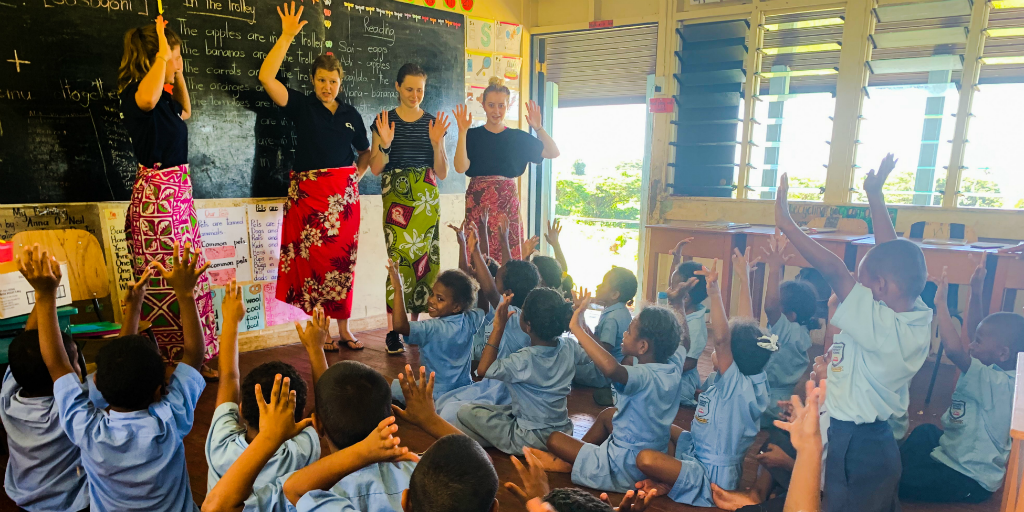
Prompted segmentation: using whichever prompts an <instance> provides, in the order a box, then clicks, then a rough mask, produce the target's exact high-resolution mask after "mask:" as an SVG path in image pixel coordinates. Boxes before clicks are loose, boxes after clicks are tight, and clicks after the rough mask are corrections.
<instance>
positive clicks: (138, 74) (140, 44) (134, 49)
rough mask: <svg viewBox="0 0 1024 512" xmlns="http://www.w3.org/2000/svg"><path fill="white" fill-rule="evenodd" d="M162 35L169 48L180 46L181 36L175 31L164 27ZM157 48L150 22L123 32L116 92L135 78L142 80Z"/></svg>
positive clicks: (153, 27)
mask: <svg viewBox="0 0 1024 512" xmlns="http://www.w3.org/2000/svg"><path fill="white" fill-rule="evenodd" d="M164 35H165V36H166V37H167V45H168V46H170V47H171V48H174V47H175V46H181V38H180V37H178V34H177V33H176V32H175V31H173V30H171V29H169V28H164ZM159 50H160V41H159V39H157V36H156V26H155V25H154V24H152V23H150V24H148V25H143V26H141V27H138V28H133V29H129V30H128V31H127V32H125V33H124V55H122V56H121V67H120V68H119V69H118V71H117V92H121V91H123V90H124V89H125V88H126V87H128V84H130V83H132V82H133V81H135V80H142V78H143V77H145V76H146V73H148V72H149V68H150V66H152V64H153V59H156V52H157V51H159Z"/></svg>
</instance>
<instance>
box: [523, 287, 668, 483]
mask: <svg viewBox="0 0 1024 512" xmlns="http://www.w3.org/2000/svg"><path fill="white" fill-rule="evenodd" d="M589 304H590V296H589V294H587V295H585V296H584V297H583V300H582V302H581V303H580V306H579V308H577V309H576V312H575V313H574V314H573V318H572V323H571V324H570V325H571V327H572V333H573V334H574V335H575V336H576V339H578V340H579V343H580V346H582V347H583V349H584V350H586V351H587V354H589V355H590V357H591V359H592V360H593V361H594V363H595V364H596V365H597V367H598V368H599V369H600V371H601V373H602V374H604V375H606V376H607V377H608V379H609V380H611V381H612V383H613V385H614V386H615V390H616V391H617V392H618V395H619V399H618V404H617V405H618V408H609V409H605V410H604V411H602V412H601V413H600V414H599V415H598V417H597V418H596V419H595V420H594V426H593V427H591V429H590V430H589V431H588V432H587V434H586V435H585V436H583V440H582V441H579V440H576V439H574V438H572V437H571V436H569V435H565V434H562V433H554V434H552V435H551V437H550V438H548V443H547V448H548V450H550V452H551V453H550V454H546V453H545V454H543V457H542V460H543V461H544V463H545V469H547V470H548V471H558V472H566V473H568V472H571V473H572V481H573V483H575V484H579V485H585V486H587V487H592V488H594V489H600V490H604V491H611V492H626V491H628V490H630V489H632V488H633V485H634V484H635V483H636V482H637V481H638V480H641V479H643V473H641V472H640V470H639V469H638V468H637V466H636V457H637V454H638V453H640V451H641V450H644V449H653V450H658V451H665V450H666V448H667V447H668V442H669V427H670V426H671V425H672V420H673V419H675V417H676V412H677V411H678V407H677V405H676V404H678V397H679V381H680V375H679V370H678V368H676V366H675V365H674V364H671V363H669V357H670V356H671V355H672V354H673V353H674V352H675V351H676V348H677V347H678V345H679V339H680V334H679V323H678V321H677V320H676V316H675V314H673V313H672V312H671V311H669V310H668V309H665V308H660V307H656V306H651V307H647V308H644V310H643V311H641V312H640V314H639V315H637V317H636V319H634V320H633V321H632V322H631V323H630V324H629V327H628V329H627V330H626V332H625V333H624V335H623V338H622V345H621V346H622V353H623V354H624V356H622V357H627V358H628V359H630V360H632V359H633V358H635V359H636V361H638V363H639V364H636V365H632V364H630V365H623V364H622V363H620V359H621V358H616V356H613V355H612V354H611V353H610V352H608V351H607V350H606V349H605V348H604V347H603V346H601V345H599V344H598V342H597V340H595V339H594V338H592V337H591V336H590V335H589V334H588V333H587V332H586V330H585V329H584V328H583V325H582V323H583V314H584V311H586V309H587V306H589Z"/></svg>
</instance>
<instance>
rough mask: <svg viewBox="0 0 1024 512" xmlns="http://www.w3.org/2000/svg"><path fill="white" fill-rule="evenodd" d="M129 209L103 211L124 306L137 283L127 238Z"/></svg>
mask: <svg viewBox="0 0 1024 512" xmlns="http://www.w3.org/2000/svg"><path fill="white" fill-rule="evenodd" d="M126 216H127V209H125V208H112V209H107V210H103V218H105V219H106V220H107V226H108V227H107V232H106V233H104V235H105V236H106V238H107V240H106V242H107V244H106V246H107V247H108V248H109V249H110V254H109V256H110V257H111V261H112V262H113V266H114V281H115V282H116V283H117V298H118V301H119V303H120V304H121V305H122V306H123V305H124V297H125V294H126V293H127V290H128V287H130V286H131V285H132V283H134V282H135V274H134V273H133V272H132V258H131V255H130V253H129V252H128V241H127V239H126V238H125V232H124V220H125V217H126Z"/></svg>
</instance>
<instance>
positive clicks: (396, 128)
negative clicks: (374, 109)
mask: <svg viewBox="0 0 1024 512" xmlns="http://www.w3.org/2000/svg"><path fill="white" fill-rule="evenodd" d="M426 84H427V74H426V73H425V72H424V71H423V69H421V68H420V67H419V66H417V65H416V64H405V65H403V66H402V67H401V68H400V69H399V70H398V78H397V79H396V80H395V89H396V90H398V98H399V100H400V101H401V102H400V104H399V105H398V107H397V108H395V109H392V110H390V111H385V112H381V113H380V115H378V116H377V120H376V122H375V123H374V125H373V127H372V128H370V130H371V131H372V132H373V142H372V143H371V144H370V147H371V153H370V172H372V173H373V174H374V175H381V173H382V172H383V175H381V183H380V186H381V194H382V195H383V200H384V242H385V244H387V247H388V257H389V258H391V259H392V260H393V261H394V262H395V263H397V264H398V268H399V271H400V273H401V274H402V283H404V287H405V290H403V293H404V294H405V307H406V308H407V309H408V311H409V313H411V316H412V319H413V320H416V319H417V318H418V317H419V314H420V313H425V312H428V311H427V298H428V297H430V293H431V287H433V285H434V279H435V278H436V277H437V271H438V267H439V266H440V264H441V255H440V254H441V250H440V244H439V241H438V238H439V236H440V233H439V232H438V229H439V222H438V221H439V219H440V212H439V207H440V200H439V199H440V197H439V195H438V192H437V182H438V181H439V180H443V179H444V178H445V176H447V175H448V157H447V154H446V153H445V151H444V135H445V132H447V131H448V116H447V115H445V114H444V113H442V112H438V113H437V117H436V118H435V117H434V116H432V115H430V114H428V113H426V112H424V111H423V109H421V108H420V103H421V102H422V101H423V90H424V88H425V87H426ZM385 282H386V286H387V305H388V334H387V338H386V342H387V349H388V353H389V354H400V353H402V352H404V351H405V346H404V345H403V343H402V340H401V336H400V335H399V334H398V333H396V332H395V331H394V330H392V325H391V307H392V305H393V304H394V299H395V291H394V289H393V288H392V287H391V280H390V279H385Z"/></svg>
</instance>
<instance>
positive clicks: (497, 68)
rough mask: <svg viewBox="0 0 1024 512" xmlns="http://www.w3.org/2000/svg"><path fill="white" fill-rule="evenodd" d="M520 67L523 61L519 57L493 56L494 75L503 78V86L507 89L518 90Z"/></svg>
mask: <svg viewBox="0 0 1024 512" xmlns="http://www.w3.org/2000/svg"><path fill="white" fill-rule="evenodd" d="M522 67H523V59H522V58H520V57H506V56H504V55H495V56H494V74H495V75H497V76H500V77H501V78H504V79H505V85H506V86H508V87H515V88H517V89H518V88H519V74H520V71H521V70H522ZM510 82H515V83H510Z"/></svg>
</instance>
